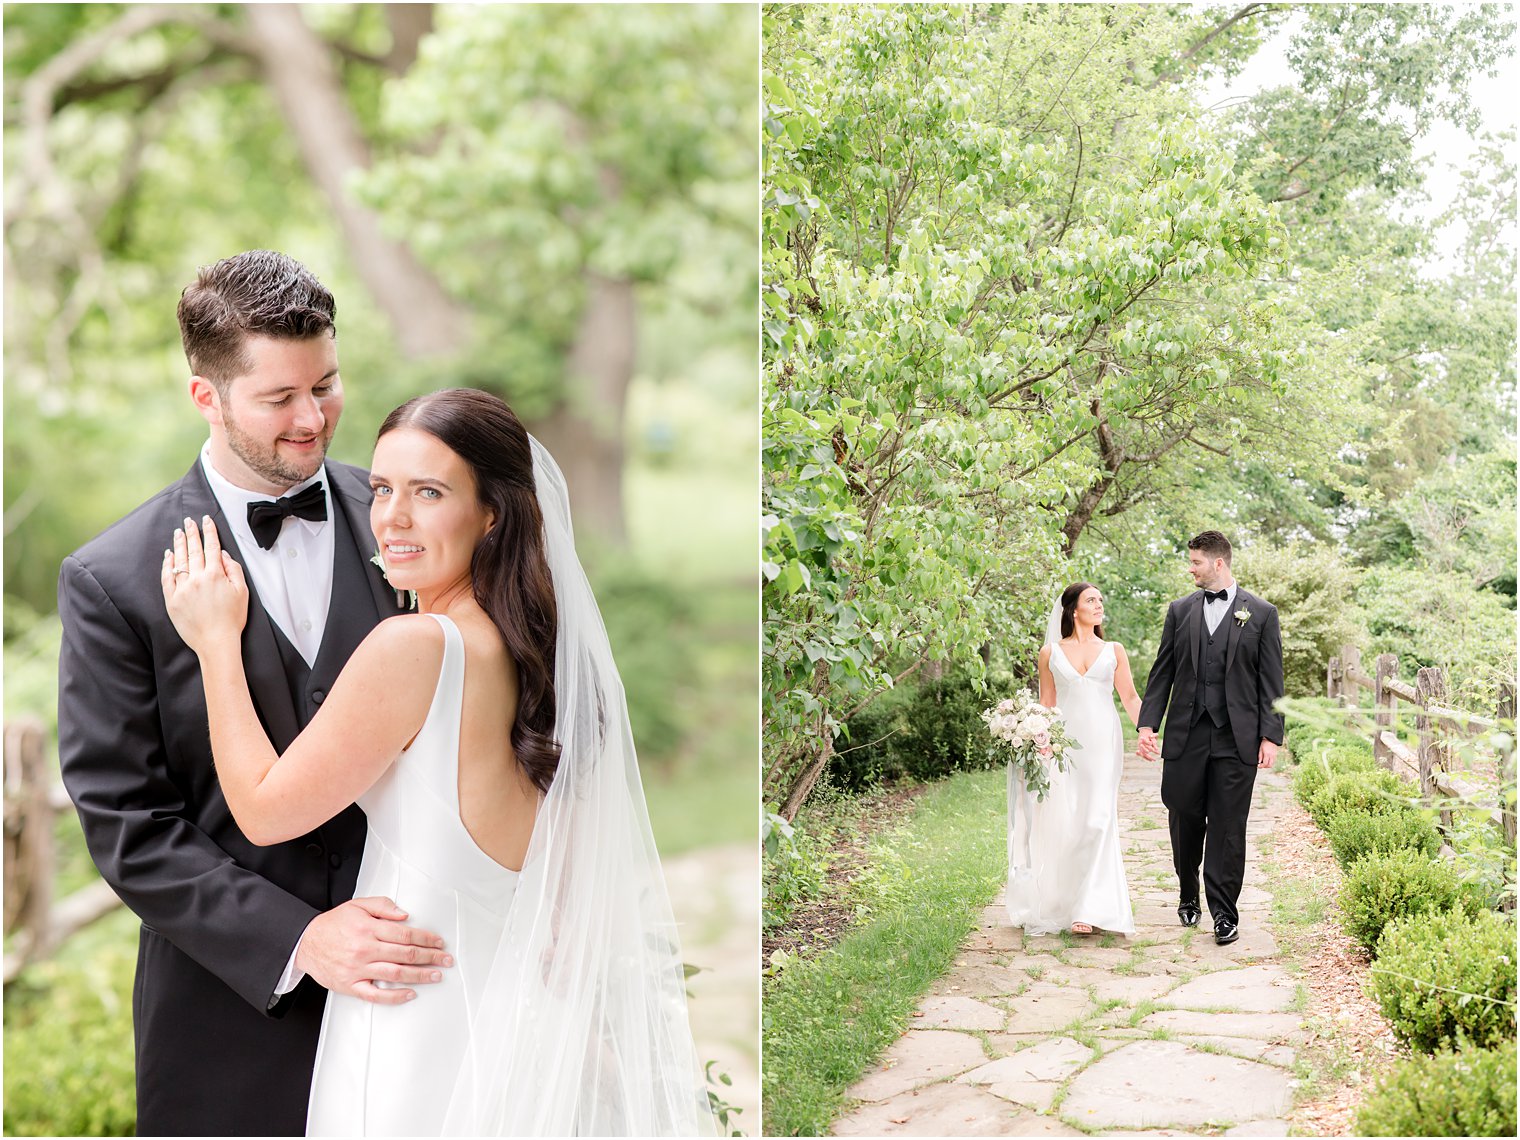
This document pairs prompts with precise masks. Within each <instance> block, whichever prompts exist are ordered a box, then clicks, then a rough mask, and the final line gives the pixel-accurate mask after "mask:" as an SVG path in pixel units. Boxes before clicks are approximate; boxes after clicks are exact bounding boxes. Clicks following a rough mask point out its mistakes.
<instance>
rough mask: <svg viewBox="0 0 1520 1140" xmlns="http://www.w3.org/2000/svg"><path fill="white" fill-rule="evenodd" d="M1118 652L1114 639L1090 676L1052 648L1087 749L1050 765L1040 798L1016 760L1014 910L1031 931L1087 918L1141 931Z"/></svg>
mask: <svg viewBox="0 0 1520 1140" xmlns="http://www.w3.org/2000/svg"><path fill="white" fill-rule="evenodd" d="M1117 667H1118V660H1117V658H1116V656H1115V654H1114V647H1113V643H1112V642H1105V643H1104V645H1103V648H1102V649H1100V650H1099V651H1098V656H1097V657H1096V658H1095V659H1094V660H1093V663H1092V665H1091V666H1089V667H1088V670H1087V672H1086V673H1085V674H1083V673H1079V672H1077V670H1076V669H1075V668H1074V667H1073V666H1072V664H1071V662H1070V661H1068V660H1067V659H1066V654H1065V653H1064V652H1063V651H1062V649H1061V646H1060V643H1059V642H1057V643H1053V644H1052V645H1051V647H1050V673H1051V676H1052V677H1053V678H1054V680H1055V685H1056V707H1057V708H1059V709H1060V710H1061V712H1062V713H1063V714H1064V715H1065V719H1066V731H1067V733H1068V734H1069V735H1070V736H1071V737H1072V739H1073V740H1074V741H1075V742H1076V744H1077V745H1078V747H1076V748H1074V749H1073V750H1071V751H1070V752H1068V753H1067V760H1068V761H1069V763H1068V766H1067V769H1066V771H1064V772H1061V771H1058V770H1057V769H1056V768H1055V766H1054V765H1052V766H1051V769H1050V790H1049V791H1048V792H1047V793H1046V795H1045V799H1044V800H1043V801H1037V800H1036V799H1035V797H1034V796H1032V795H1030V794H1029V792H1028V790H1027V789H1026V788H1025V787H1024V781H1023V779H1022V778H1021V777H1020V776H1018V775H1017V774H1016V773H1015V769H1014V767H1013V765H1011V764H1010V765H1009V768H1008V917H1009V920H1010V921H1011V922H1012V923H1013V925H1015V926H1022V927H1023V928H1024V931H1025V933H1027V934H1053V933H1055V932H1056V931H1058V930H1065V929H1069V928H1070V927H1071V925H1072V923H1074V922H1085V923H1087V924H1088V925H1089V926H1092V927H1094V928H1095V929H1101V930H1107V931H1112V932H1115V933H1118V934H1133V933H1134V931H1135V916H1134V911H1133V910H1132V909H1131V907H1130V901H1129V887H1128V884H1127V883H1126V881H1125V877H1124V853H1123V851H1122V850H1121V848H1120V846H1119V778H1120V776H1121V774H1122V773H1123V770H1124V734H1123V731H1122V730H1121V729H1120V726H1119V714H1118V712H1117V711H1116V710H1115V708H1114V671H1115V669H1116V668H1117Z"/></svg>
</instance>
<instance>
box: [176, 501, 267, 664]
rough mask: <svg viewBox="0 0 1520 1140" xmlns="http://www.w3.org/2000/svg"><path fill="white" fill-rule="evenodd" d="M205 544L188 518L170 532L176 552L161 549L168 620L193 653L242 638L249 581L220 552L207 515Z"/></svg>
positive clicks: (213, 524) (202, 651) (218, 539)
mask: <svg viewBox="0 0 1520 1140" xmlns="http://www.w3.org/2000/svg"><path fill="white" fill-rule="evenodd" d="M201 521H202V522H203V523H204V525H205V543H204V545H203V544H202V541H201V531H200V529H199V528H197V527H196V525H195V522H194V521H193V520H191V519H186V520H185V525H184V526H183V527H182V528H180V529H179V530H176V531H175V532H174V549H173V550H166V551H164V564H163V567H162V569H161V570H160V572H159V578H160V580H161V581H162V583H163V587H164V605H165V606H167V607H168V610H169V620H170V621H172V622H173V623H174V628H175V630H176V631H178V633H179V635H180V637H182V638H184V640H185V644H186V645H188V646H189V647H190V648H191V649H193V650H194V651H195V652H196V653H197V654H201V653H204V652H205V651H206V650H207V649H210V648H212V647H213V646H216V645H218V644H221V643H224V642H227V641H230V642H231V643H232V644H233V645H234V646H236V645H237V644H238V642H239V641H240V640H241V636H242V632H243V624H244V622H246V621H247V619H248V583H247V581H246V580H245V579H244V578H243V568H242V567H241V566H239V565H238V564H237V563H236V562H234V561H233V559H232V555H230V554H228V553H227V552H226V551H225V550H223V549H222V543H221V539H220V537H219V536H218V535H217V532H216V523H214V522H212V521H211V519H210V517H209V516H207V517H205V518H203V519H202V520H201Z"/></svg>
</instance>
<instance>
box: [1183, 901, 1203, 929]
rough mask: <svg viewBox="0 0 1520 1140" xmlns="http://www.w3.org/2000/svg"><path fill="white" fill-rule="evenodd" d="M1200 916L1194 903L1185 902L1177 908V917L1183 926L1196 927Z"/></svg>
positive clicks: (1200, 913)
mask: <svg viewBox="0 0 1520 1140" xmlns="http://www.w3.org/2000/svg"><path fill="white" fill-rule="evenodd" d="M1202 915H1203V912H1202V911H1200V910H1199V909H1198V904H1197V903H1195V902H1185V903H1183V904H1182V905H1181V906H1179V907H1178V908H1177V917H1178V918H1180V919H1181V920H1182V925H1183V926H1197V925H1198V919H1199V918H1201V917H1202Z"/></svg>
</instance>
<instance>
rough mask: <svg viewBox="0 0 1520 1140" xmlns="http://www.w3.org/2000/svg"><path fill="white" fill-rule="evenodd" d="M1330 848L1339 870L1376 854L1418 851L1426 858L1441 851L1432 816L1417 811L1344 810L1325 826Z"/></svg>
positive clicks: (1439, 837)
mask: <svg viewBox="0 0 1520 1140" xmlns="http://www.w3.org/2000/svg"><path fill="white" fill-rule="evenodd" d="M1325 834H1326V835H1327V836H1328V837H1329V839H1330V849H1331V850H1332V851H1334V852H1335V861H1336V862H1337V863H1339V864H1340V865H1341V867H1342V869H1349V868H1350V867H1351V866H1352V865H1353V864H1354V863H1355V862H1356V861H1357V860H1358V859H1360V858H1362V857H1363V856H1364V855H1369V854H1371V853H1373V852H1375V851H1417V852H1419V853H1420V854H1421V855H1424V856H1425V857H1426V858H1430V857H1432V856H1434V855H1435V853H1436V852H1437V851H1439V850H1440V849H1441V835H1440V833H1439V832H1438V831H1436V826H1435V821H1434V820H1433V819H1432V817H1431V816H1430V815H1429V814H1428V813H1426V812H1424V811H1420V810H1418V809H1416V808H1410V807H1399V808H1397V809H1395V810H1393V811H1380V812H1376V813H1373V812H1365V811H1343V812H1341V813H1340V814H1339V815H1336V816H1333V817H1332V818H1331V819H1330V821H1329V823H1328V825H1327V826H1326V827H1325Z"/></svg>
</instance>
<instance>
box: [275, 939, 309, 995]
mask: <svg viewBox="0 0 1520 1140" xmlns="http://www.w3.org/2000/svg"><path fill="white" fill-rule="evenodd" d="M305 937H306V931H304V930H303V931H301V938H305ZM301 938H297V939H296V945H295V949H294V950H292V951H291V952H290V961H288V962H286V963H285V972H284V973H283V974H281V975H280V982H279V984H278V985H277V986H275V988H274V996H275V997H277V998H278V997H284V996H285V995H286V994H288V993H289V992H290V991H291V990H293V989H295V988H296V987H297V986H298V985H300V984H301V979H302V978H304V977H305V976H306V971H305V970H298V969H297V968H296V955H297V954H299V953H300V952H301Z"/></svg>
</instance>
